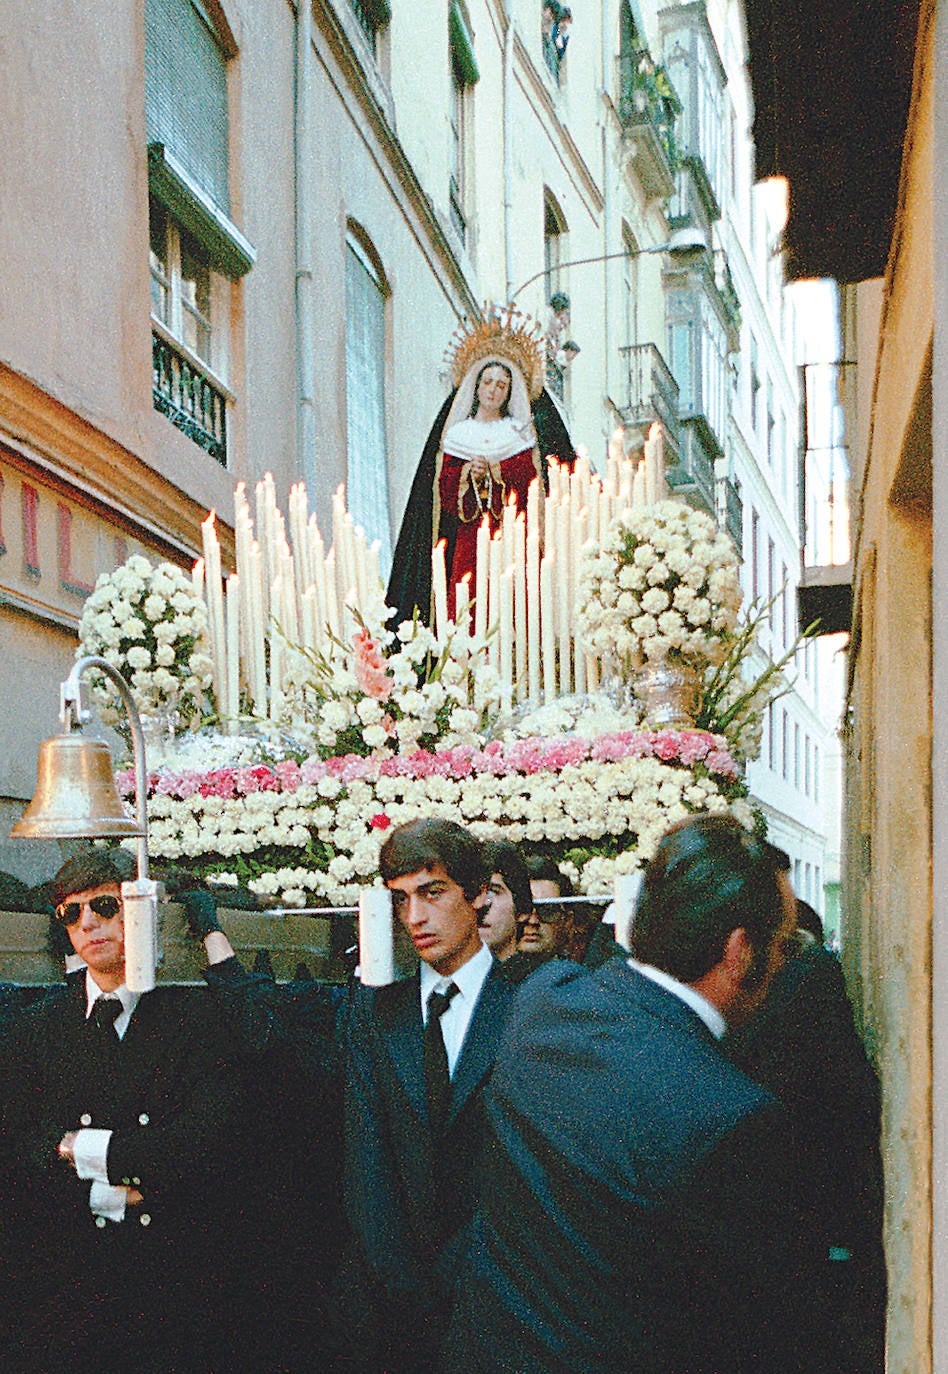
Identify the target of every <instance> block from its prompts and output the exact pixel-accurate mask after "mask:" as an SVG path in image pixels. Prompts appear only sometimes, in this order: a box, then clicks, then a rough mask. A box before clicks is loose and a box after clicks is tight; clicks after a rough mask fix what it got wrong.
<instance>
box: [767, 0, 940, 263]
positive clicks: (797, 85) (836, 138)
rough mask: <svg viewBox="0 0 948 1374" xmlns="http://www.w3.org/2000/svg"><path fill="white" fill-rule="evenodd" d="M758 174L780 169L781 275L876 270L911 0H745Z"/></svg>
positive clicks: (890, 211) (901, 102) (915, 8)
mask: <svg viewBox="0 0 948 1374" xmlns="http://www.w3.org/2000/svg"><path fill="white" fill-rule="evenodd" d="M745 13H746V19H747V38H748V46H749V50H750V58H749V68H750V78H751V85H752V87H753V91H754V104H755V119H754V140H755V144H756V156H757V176H758V178H764V177H770V176H782V177H786V179H787V181H788V182H789V184H790V209H789V217H788V220H787V226H786V229H785V231H784V248H785V253H786V259H785V261H786V272H787V277H788V279H789V280H799V279H800V278H804V277H835V278H836V280H837V281H840V282H853V281H864V280H866V279H867V278H869V277H877V276H881V275H882V273H883V272H884V271H885V265H886V259H887V257H888V253H889V245H890V243H891V239H892V227H893V223H894V218H895V209H896V200H897V195H898V187H899V174H900V170H901V165H902V144H903V141H904V138H905V130H906V125H907V121H908V111H909V100H910V97H911V91H912V66H913V61H914V52H915V43H916V35H917V28H918V19H919V0H832V3H829V0H745Z"/></svg>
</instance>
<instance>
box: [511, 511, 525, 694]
mask: <svg viewBox="0 0 948 1374" xmlns="http://www.w3.org/2000/svg"><path fill="white" fill-rule="evenodd" d="M525 528H526V517H525V516H524V515H518V516H517V522H516V524H515V526H514V608H513V609H514V623H513V636H514V675H515V677H516V689H517V690H516V695H517V700H518V701H523V699H524V697H525V696H526V694H527V634H528V625H527V555H526V545H525V542H524V530H525Z"/></svg>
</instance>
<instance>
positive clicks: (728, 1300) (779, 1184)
mask: <svg viewBox="0 0 948 1374" xmlns="http://www.w3.org/2000/svg"><path fill="white" fill-rule="evenodd" d="M792 922H793V913H792V912H789V911H788V910H787V908H786V907H785V906H784V905H783V904H782V902H781V898H780V894H779V890H778V888H777V885H776V881H775V875H774V868H773V863H772V860H771V859H770V858H769V856H768V854H767V851H766V849H765V848H764V846H762V845H761V844H759V843H758V842H757V841H755V840H754V839H753V838H752V837H751V836H750V835H748V834H747V832H745V831H743V830H742V829H741V828H740V827H739V826H738V825H737V824H736V823H735V822H732V821H731V819H730V818H729V817H723V816H707V815H706V816H700V817H694V818H692V819H691V820H690V821H688V822H686V823H684V824H683V825H681V826H680V827H677V828H676V829H675V830H673V831H672V832H670V833H669V834H668V835H666V836H665V838H664V839H663V840H662V841H661V843H660V844H659V847H658V852H657V854H656V856H655V858H654V859H653V860H652V862H651V864H650V865H649V868H648V871H647V873H646V876H645V883H644V889H643V896H642V899H641V902H640V905H639V910H638V912H637V915H636V919H635V923H634V926H633V954H634V961H632V962H631V966H630V963H627V962H626V961H624V960H621V959H611V960H609V961H607V962H606V963H605V964H603V965H602V966H601V967H600V968H598V969H595V970H589V969H584V968H582V967H579V966H576V965H570V964H567V963H565V962H562V961H553V962H551V963H550V964H548V965H546V967H544V968H543V969H541V970H540V971H539V972H537V973H535V974H534V975H533V977H532V978H531V979H530V981H529V982H528V983H526V984H525V985H524V986H523V988H522V989H521V992H520V995H519V997H518V999H517V1002H516V1004H515V1006H514V1009H513V1011H512V1013H511V1015H510V1017H509V1018H508V1025H507V1030H506V1034H505V1037H504V1043H503V1046H502V1048H501V1050H500V1052H499V1054H498V1058H497V1063H496V1065H495V1069H494V1074H493V1077H492V1080H491V1085H490V1088H489V1090H488V1093H487V1097H486V1106H487V1114H488V1120H489V1127H490V1133H489V1137H488V1142H487V1147H486V1151H485V1169H484V1177H483V1178H482V1181H481V1185H480V1204H479V1213H478V1216H477V1218H476V1220H475V1224H474V1228H473V1231H474V1236H473V1242H472V1247H471V1251H470V1254H469V1257H468V1261H467V1264H466V1266H465V1268H464V1269H463V1271H462V1273H461V1277H460V1280H459V1283H458V1298H457V1305H456V1310H455V1313H454V1317H453V1320H452V1325H451V1330H450V1333H449V1336H448V1340H447V1345H446V1359H445V1366H446V1368H447V1369H449V1370H450V1371H452V1374H453V1372H454V1371H457V1374H461V1371H464V1374H472V1371H481V1372H482V1374H487V1371H490V1374H498V1372H499V1371H509V1372H511V1374H512V1372H513V1371H516V1374H553V1371H562V1374H577V1372H578V1371H583V1372H584V1374H628V1372H629V1371H631V1370H634V1371H636V1374H658V1372H659V1371H661V1374H741V1372H742V1371H744V1370H748V1371H749V1370H755V1371H769V1372H770V1374H777V1371H781V1374H785V1372H786V1371H790V1370H798V1371H801V1374H802V1371H803V1370H806V1371H807V1374H812V1371H813V1370H814V1369H815V1368H818V1367H819V1366H818V1363H816V1362H814V1358H813V1354H814V1352H812V1351H811V1350H810V1349H809V1347H808V1333H807V1330H806V1320H805V1318H806V1315H807V1309H806V1307H805V1306H804V1305H803V1304H802V1302H801V1300H800V1295H799V1293H798V1286H799V1285H800V1284H801V1282H802V1275H803V1274H805V1272H806V1271H805V1267H804V1268H801V1266H800V1263H799V1260H800V1253H799V1250H798V1248H797V1245H796V1242H795V1234H794V1223H793V1216H792V1209H791V1207H790V1204H789V1191H788V1186H787V1174H786V1166H785V1162H784V1160H783V1150H782V1129H783V1119H782V1115H781V1111H780V1108H779V1107H778V1106H777V1104H776V1103H775V1102H774V1100H773V1099H772V1098H771V1097H770V1096H769V1094H768V1093H766V1091H764V1090H763V1089H761V1088H759V1087H758V1086H757V1085H756V1084H754V1083H752V1082H751V1081H750V1080H749V1079H748V1078H746V1077H745V1076H744V1075H743V1074H742V1073H740V1072H739V1071H738V1070H737V1069H736V1068H735V1067H733V1066H732V1065H731V1064H730V1063H728V1061H727V1060H726V1059H725V1058H724V1057H723V1055H722V1054H721V1053H720V1050H719V1048H718V1044H717V1040H718V1038H719V1037H720V1036H721V1035H722V1034H723V1031H724V1029H725V1025H726V1022H727V1021H733V1022H735V1023H736V1022H738V1021H740V1020H741V1019H742V1018H743V1017H745V1016H746V1015H748V1014H749V1012H750V1010H751V1009H752V1008H753V1007H754V1006H755V1005H756V1004H757V1003H758V1001H759V1000H760V999H761V998H762V996H763V994H764V992H765V990H766V987H767V985H768V982H769V981H770V979H771V977H772V976H773V973H774V971H775V970H776V968H777V967H778V965H779V962H780V958H781V951H782V948H783V944H784V941H785V940H786V939H788V938H789V936H790V934H791V930H792ZM788 1334H789V1336H790V1337H792V1339H791V1340H790V1341H789V1342H788Z"/></svg>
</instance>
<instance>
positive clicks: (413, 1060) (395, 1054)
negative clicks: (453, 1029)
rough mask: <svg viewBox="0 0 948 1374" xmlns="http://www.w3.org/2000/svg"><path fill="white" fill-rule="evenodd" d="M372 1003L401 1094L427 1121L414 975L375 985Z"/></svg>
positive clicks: (419, 1022) (418, 998) (419, 1006)
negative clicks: (391, 982)
mask: <svg viewBox="0 0 948 1374" xmlns="http://www.w3.org/2000/svg"><path fill="white" fill-rule="evenodd" d="M376 1005H377V1008H378V1023H379V1030H380V1032H381V1035H382V1039H383V1040H384V1042H385V1044H386V1046H387V1048H388V1052H389V1054H390V1055H391V1059H392V1063H393V1064H394V1066H395V1072H396V1073H397V1074H398V1078H399V1081H400V1083H401V1085H402V1087H403V1088H404V1090H405V1095H406V1097H407V1098H408V1100H409V1102H410V1103H411V1105H412V1107H413V1108H414V1110H415V1114H416V1116H417V1117H418V1118H419V1120H420V1121H425V1122H427V1120H428V1108H427V1104H426V1101H425V1070H424V1061H423V1056H422V1041H421V1037H422V1030H423V1027H422V1022H421V993H420V991H419V985H418V978H417V976H416V977H414V978H407V979H406V980H405V981H404V982H402V983H395V984H393V985H391V986H390V987H386V988H381V989H379V991H378V992H377V993H376Z"/></svg>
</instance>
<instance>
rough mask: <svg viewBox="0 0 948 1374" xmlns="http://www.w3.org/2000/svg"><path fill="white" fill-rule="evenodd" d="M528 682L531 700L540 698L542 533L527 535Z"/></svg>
mask: <svg viewBox="0 0 948 1374" xmlns="http://www.w3.org/2000/svg"><path fill="white" fill-rule="evenodd" d="M527 684H528V688H529V693H530V700H531V701H539V700H540V533H539V530H536V529H532V530H530V532H529V533H528V535H527Z"/></svg>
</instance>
